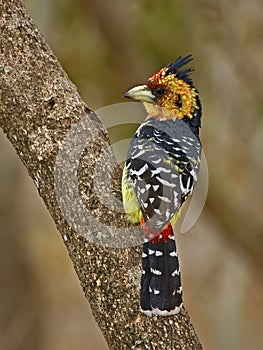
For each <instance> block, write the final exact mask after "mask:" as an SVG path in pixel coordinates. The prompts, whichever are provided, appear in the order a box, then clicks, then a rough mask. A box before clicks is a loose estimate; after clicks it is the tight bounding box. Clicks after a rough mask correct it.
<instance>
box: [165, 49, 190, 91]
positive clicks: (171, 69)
mask: <svg viewBox="0 0 263 350" xmlns="http://www.w3.org/2000/svg"><path fill="white" fill-rule="evenodd" d="M192 60H193V56H192V55H191V54H190V55H187V56H184V57H182V56H180V57H178V58H177V60H176V61H175V62H173V63H169V64H168V65H167V66H166V67H167V68H168V70H167V72H166V75H169V74H176V76H177V78H178V79H182V80H183V81H185V82H186V83H188V84H192V83H193V82H192V79H191V78H190V76H189V74H191V72H193V70H194V69H193V68H185V69H183V70H181V69H180V68H182V67H183V66H185V65H186V64H187V63H189V62H191V61H192Z"/></svg>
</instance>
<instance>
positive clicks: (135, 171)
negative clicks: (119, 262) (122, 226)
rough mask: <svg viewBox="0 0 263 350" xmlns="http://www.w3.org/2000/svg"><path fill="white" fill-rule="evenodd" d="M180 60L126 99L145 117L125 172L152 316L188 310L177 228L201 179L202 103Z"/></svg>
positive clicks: (143, 300) (144, 296)
mask: <svg viewBox="0 0 263 350" xmlns="http://www.w3.org/2000/svg"><path fill="white" fill-rule="evenodd" d="M192 60H193V56H192V54H188V55H186V56H180V57H178V58H177V59H176V60H175V61H174V62H172V63H169V64H168V65H167V66H165V67H163V68H162V69H160V70H159V71H157V72H156V73H155V74H153V75H152V76H150V77H149V78H148V80H147V81H146V83H145V84H144V85H138V86H135V87H133V88H131V89H130V90H129V91H127V92H126V93H125V95H124V97H126V98H130V99H133V100H134V101H140V102H142V103H143V105H144V107H145V110H146V118H145V120H144V121H143V122H142V124H140V126H139V127H138V129H137V131H136V132H135V134H134V136H133V137H132V139H131V141H130V145H129V149H128V153H127V158H126V161H125V165H124V169H123V174H122V197H123V206H124V211H125V213H126V217H127V219H128V221H129V222H130V223H132V224H135V225H140V226H141V228H142V230H143V233H144V243H143V249H142V274H141V287H140V306H141V309H142V312H143V313H144V314H145V315H147V316H154V315H160V316H170V315H174V314H177V313H179V312H180V311H181V309H182V307H183V298H182V294H183V291H182V284H181V271H180V266H179V259H178V252H177V249H176V241H175V236H174V232H173V226H174V225H175V223H176V221H177V219H178V218H179V216H180V210H181V207H182V205H183V203H184V202H185V201H186V199H187V198H188V197H189V196H190V195H191V194H192V192H193V190H194V187H195V184H196V182H197V179H198V173H199V168H200V162H201V152H202V146H201V141H200V137H199V129H200V127H201V116H202V105H201V100H200V97H199V91H198V90H197V89H196V88H195V86H194V83H193V81H192V78H191V75H192V72H193V70H194V69H193V68H192V67H189V66H187V65H188V63H189V62H191V61H192Z"/></svg>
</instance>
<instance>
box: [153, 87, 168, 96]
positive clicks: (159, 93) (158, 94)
mask: <svg viewBox="0 0 263 350" xmlns="http://www.w3.org/2000/svg"><path fill="white" fill-rule="evenodd" d="M154 93H155V95H156V96H162V95H163V94H165V93H166V90H165V89H164V88H157V89H155V90H154Z"/></svg>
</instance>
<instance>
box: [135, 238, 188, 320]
mask: <svg viewBox="0 0 263 350" xmlns="http://www.w3.org/2000/svg"><path fill="white" fill-rule="evenodd" d="M153 241H154V242H152V241H146V242H145V243H144V245H143V254H142V279H141V308H142V310H143V312H144V313H145V314H146V315H148V316H152V315H161V316H168V315H173V314H176V313H178V312H179V311H180V308H181V306H182V286H181V276H180V268H179V260H178V256H177V252H176V244H175V239H174V236H173V235H172V236H171V237H168V238H167V239H166V241H163V240H161V239H160V240H159V241H157V242H156V239H154V240H153Z"/></svg>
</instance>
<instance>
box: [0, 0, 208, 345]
mask: <svg viewBox="0 0 263 350" xmlns="http://www.w3.org/2000/svg"><path fill="white" fill-rule="evenodd" d="M0 11H1V12H0V27H1V37H0V40H1V46H0V50H1V51H0V56H1V59H0V89H1V102H0V126H1V127H2V129H3V131H4V132H5V134H6V135H7V137H8V138H9V140H10V142H11V143H12V144H13V146H14V147H15V149H16V151H17V154H18V155H19V157H20V159H21V160H22V162H23V163H24V165H25V166H26V168H27V169H28V173H29V175H30V176H31V177H32V179H33V181H34V183H35V185H36V186H37V189H38V192H39V195H40V196H41V197H42V198H43V200H44V202H45V205H46V207H47V209H48V210H49V212H50V214H51V216H52V218H53V219H54V221H55V223H56V225H57V228H58V230H59V232H60V233H61V235H62V237H63V240H64V243H65V245H66V247H67V249H68V252H69V255H70V257H71V259H72V262H73V265H74V268H75V270H76V273H77V275H78V277H79V280H80V283H81V286H82V288H83V291H84V293H85V295H86V297H87V299H88V301H89V303H90V305H91V308H92V311H93V315H94V317H95V319H96V321H97V323H98V325H99V327H100V329H101V330H102V332H103V334H104V336H105V338H106V340H107V342H108V344H109V347H110V348H111V349H202V346H201V344H200V342H199V340H198V338H197V335H196V333H195V330H194V328H193V326H192V324H191V323H190V319H189V316H188V314H187V311H186V310H183V311H182V312H181V313H180V314H179V315H176V316H173V317H166V318H159V317H153V318H148V317H146V316H143V315H142V314H141V312H140V310H139V302H138V295H139V276H140V255H141V247H140V246H139V247H134V248H110V247H107V246H104V245H97V244H95V243H92V242H94V241H96V237H100V238H101V237H103V238H105V240H107V241H109V240H111V239H113V240H114V239H116V237H115V236H114V232H115V229H114V228H115V227H116V228H121V225H120V222H122V221H123V222H124V218H123V215H122V214H119V213H115V212H114V210H107V208H106V207H104V206H103V204H102V203H100V201H99V199H98V197H97V195H96V193H94V192H93V180H94V178H93V177H94V174H93V171H94V165H95V163H96V160H97V159H98V157H99V156H100V154H101V151H102V150H104V149H106V148H108V147H109V141H108V137H107V133H106V131H105V130H104V127H103V125H102V124H101V122H100V120H99V119H98V118H97V117H96V115H95V114H94V113H93V112H92V111H91V110H90V109H89V108H88V107H87V106H86V105H85V103H84V102H83V101H82V100H81V98H80V96H79V94H78V92H77V90H76V88H75V86H74V85H73V84H72V83H71V82H70V80H69V78H68V76H67V75H66V73H65V72H64V71H63V69H62V67H61V65H60V63H59V62H58V60H57V58H56V57H55V56H54V54H53V53H52V51H51V49H50V48H49V47H48V45H47V44H46V43H45V41H44V39H43V38H42V36H41V34H40V33H39V31H38V30H37V29H36V27H35V25H34V23H33V21H32V19H31V18H30V16H29V15H28V13H27V11H26V10H25V8H24V6H23V4H22V2H21V1H19V0H0ZM83 117H85V123H84V124H83V125H82V126H81V127H82V130H80V131H79V130H78V131H77V135H76V136H77V138H80V139H81V138H83V135H85V138H86V144H87V146H86V150H85V152H83V155H82V157H81V161H80V163H79V167H78V188H79V190H80V193H81V194H82V195H83V201H84V202H85V204H86V208H87V212H89V213H90V216H92V217H93V218H95V222H96V220H97V221H100V222H103V224H104V226H103V227H105V230H102V229H101V227H102V226H100V225H98V227H96V225H94V221H92V220H91V221H90V222H89V221H87V222H86V226H85V230H86V232H85V238H84V235H83V234H79V233H78V232H77V230H76V226H75V229H73V228H72V227H73V226H74V225H72V224H69V223H68V222H67V220H66V219H65V217H64V216H63V213H62V211H61V204H63V203H59V202H58V200H57V198H56V193H55V185H54V181H55V179H54V176H55V173H54V172H55V168H56V167H58V168H59V169H60V170H61V169H63V167H65V168H66V167H69V168H70V167H71V166H72V167H73V166H74V164H71V161H72V159H73V158H74V157H73V155H74V147H71V148H68V149H67V153H66V156H65V154H64V157H61V158H60V160H59V162H58V157H57V155H58V151H59V148H60V146H61V145H62V144H63V140H64V139H65V137H66V135H67V134H68V132H69V130H70V128H71V127H72V126H73V125H77V123H78V122H80V121H81V120H82V119H83ZM84 129H85V130H84ZM83 130H84V131H83ZM78 132H79V134H78ZM94 140H95V141H94ZM105 157H106V158H105V163H104V171H105V174H108V173H112V170H113V169H115V168H116V164H115V163H114V158H113V155H112V153H111V152H110V151H109V152H108V153H107V154H106V156H105ZM57 162H58V163H57ZM72 162H73V161H72ZM117 173H118V172H117ZM67 181H68V178H67V174H64V175H63V172H62V173H60V178H59V186H61V187H62V188H63V186H64V187H65V188H67V187H68V184H67ZM102 181H103V179H102ZM113 187H114V190H115V192H114V193H117V194H119V178H118V176H116V178H115V180H113ZM102 190H103V186H102ZM114 193H113V192H112V195H114ZM65 195H66V196H70V195H71V192H70V190H69V191H68V192H67V193H66V194H65ZM109 200H110V198H109ZM62 202H63V201H62ZM65 202H66V200H65ZM59 204H60V205H59ZM75 204H76V205H74V208H73V209H74V210H73V212H74V215H75V217H74V218H73V221H74V222H79V220H80V221H81V220H82V219H83V218H82V217H78V215H79V216H81V214H79V212H81V210H82V209H83V208H79V207H78V205H79V203H77V202H76V203H75ZM72 205H73V204H72ZM65 206H67V204H65ZM65 210H72V208H67V207H66V208H65ZM74 215H73V216H74ZM123 230H124V232H125V230H126V228H125V225H123ZM130 230H131V232H132V228H131V229H130ZM124 246H125V245H124Z"/></svg>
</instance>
